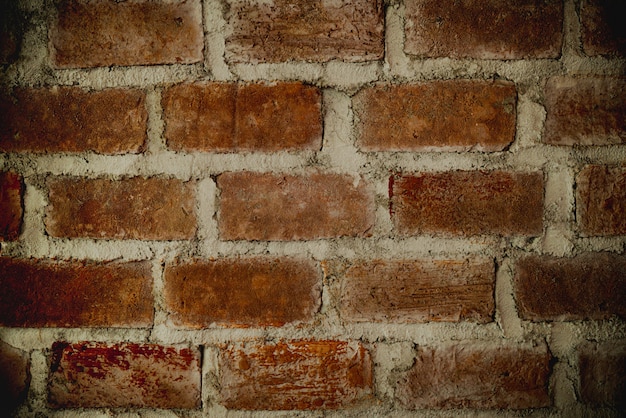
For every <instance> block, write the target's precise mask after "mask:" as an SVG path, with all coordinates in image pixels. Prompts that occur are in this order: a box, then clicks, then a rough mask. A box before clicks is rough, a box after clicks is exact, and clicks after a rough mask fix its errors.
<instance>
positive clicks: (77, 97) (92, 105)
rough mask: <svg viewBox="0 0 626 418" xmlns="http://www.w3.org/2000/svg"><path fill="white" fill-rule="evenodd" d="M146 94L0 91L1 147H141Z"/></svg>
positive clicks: (107, 150) (111, 150) (106, 150)
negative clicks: (2, 127)
mask: <svg viewBox="0 0 626 418" xmlns="http://www.w3.org/2000/svg"><path fill="white" fill-rule="evenodd" d="M145 96H146V95H145V93H144V92H143V91H141V90H135V89H108V90H102V91H86V90H83V89H82V88H80V87H53V88H37V89H31V88H17V89H15V90H13V91H12V92H11V93H10V94H9V93H6V92H5V93H0V125H2V126H4V129H2V130H0V152H20V151H24V152H34V153H50V152H88V151H92V152H97V153H100V154H122V153H138V152H140V151H142V150H143V147H144V143H145V141H146V126H147V125H146V123H147V119H148V113H147V111H146V108H145Z"/></svg>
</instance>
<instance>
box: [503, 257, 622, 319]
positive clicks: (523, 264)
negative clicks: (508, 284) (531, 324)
mask: <svg viewBox="0 0 626 418" xmlns="http://www.w3.org/2000/svg"><path fill="white" fill-rule="evenodd" d="M538 289H540V291H538ZM515 298H516V300H517V309H518V312H519V315H520V316H521V317H522V318H523V319H528V320H532V321H568V320H582V319H605V318H609V317H611V316H612V315H619V316H620V317H622V318H626V305H624V300H626V257H624V256H622V255H615V254H611V253H586V254H582V255H579V256H577V257H574V258H555V257H547V256H543V257H540V256H530V257H527V258H524V259H522V260H520V261H518V263H517V273H516V275H515Z"/></svg>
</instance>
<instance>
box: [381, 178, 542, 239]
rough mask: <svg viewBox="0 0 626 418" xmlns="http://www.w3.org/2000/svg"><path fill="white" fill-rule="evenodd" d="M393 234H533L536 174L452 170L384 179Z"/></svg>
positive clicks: (537, 222)
mask: <svg viewBox="0 0 626 418" xmlns="http://www.w3.org/2000/svg"><path fill="white" fill-rule="evenodd" d="M389 192H390V197H391V213H392V219H393V222H394V225H395V228H396V230H397V231H398V233H400V234H402V235H416V234H450V235H466V236H470V235H479V234H500V235H525V236H532V235H539V234H540V233H541V231H542V219H543V178H542V175H541V173H511V172H505V171H492V172H482V171H453V172H442V173H419V174H415V175H404V176H402V175H398V176H392V177H391V178H390V185H389Z"/></svg>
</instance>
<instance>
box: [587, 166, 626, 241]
mask: <svg viewBox="0 0 626 418" xmlns="http://www.w3.org/2000/svg"><path fill="white" fill-rule="evenodd" d="M576 183H577V187H576V208H577V218H578V222H579V224H580V230H581V232H582V233H583V234H585V235H623V234H626V167H605V166H596V165H592V166H587V167H585V168H584V169H583V170H582V171H581V173H580V174H579V175H578V178H577V180H576Z"/></svg>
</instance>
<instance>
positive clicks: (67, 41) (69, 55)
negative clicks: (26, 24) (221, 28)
mask: <svg viewBox="0 0 626 418" xmlns="http://www.w3.org/2000/svg"><path fill="white" fill-rule="evenodd" d="M203 39H204V38H203V33H202V8H201V4H200V1H199V0H182V1H180V0H177V1H173V2H154V1H150V0H137V1H132V2H116V1H108V0H95V1H93V0H62V1H61V2H60V3H59V4H58V15H57V18H56V19H55V20H54V22H53V23H52V25H51V28H50V49H51V57H52V62H53V63H54V65H55V66H56V67H57V68H88V67H108V66H112V65H152V64H177V63H180V64H191V63H195V62H200V61H202V59H203V54H202V50H203V45H204V40H203Z"/></svg>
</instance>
